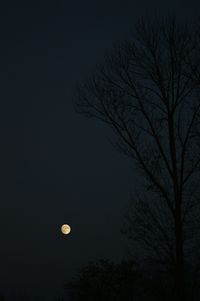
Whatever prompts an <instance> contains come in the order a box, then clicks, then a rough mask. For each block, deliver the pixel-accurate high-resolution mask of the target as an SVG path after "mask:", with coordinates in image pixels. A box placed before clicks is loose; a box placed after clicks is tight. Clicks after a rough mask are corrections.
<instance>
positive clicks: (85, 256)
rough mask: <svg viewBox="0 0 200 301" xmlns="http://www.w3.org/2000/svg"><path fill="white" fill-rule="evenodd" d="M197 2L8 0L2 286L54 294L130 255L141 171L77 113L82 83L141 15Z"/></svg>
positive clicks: (4, 15) (3, 53)
mask: <svg viewBox="0 0 200 301" xmlns="http://www.w3.org/2000/svg"><path fill="white" fill-rule="evenodd" d="M196 2H198V1H196ZM196 2H194V1H191V0H190V1H187V2H185V3H184V2H183V1H171V2H170V1H169V0H168V1H160V0H158V1H149V0H146V1H145V0H135V1H134V0H132V1H125V0H124V1H121V2H117V1H116V0H115V1H113V0H110V1H109V0H107V1H105V2H104V1H81V0H79V1H78V0H74V1H68V0H65V1H58V0H57V1H48V2H45V1H39V2H37V1H26V3H22V2H21V3H20V2H19V1H13V2H8V3H6V4H4V5H1V7H0V14H1V17H0V23H1V24H0V38H1V47H0V83H1V85H0V87H1V88H0V160H1V163H0V180H1V181H0V225H1V227H0V241H1V245H0V290H1V291H5V292H6V291H7V292H8V291H9V293H10V294H15V293H22V292H25V293H27V294H34V295H52V296H53V295H56V294H58V293H59V292H61V289H62V287H63V284H64V283H65V281H66V280H67V279H69V278H70V277H71V276H72V275H73V274H74V273H75V272H76V271H77V268H78V267H80V265H81V264H83V263H87V262H88V261H89V260H95V259H98V258H101V257H107V258H112V259H116V260H119V259H120V258H125V257H126V241H125V239H124V238H123V237H121V234H120V227H121V225H122V223H123V215H124V213H125V211H126V210H127V208H128V203H129V195H130V192H131V191H133V190H134V185H136V183H135V182H134V180H133V178H132V173H133V171H132V169H131V166H130V163H129V161H128V160H127V159H126V158H124V157H122V156H121V155H120V154H118V153H117V152H116V151H115V150H114V149H113V148H112V146H111V145H110V144H109V139H108V138H109V136H110V132H109V130H107V129H106V128H105V127H104V126H102V125H101V124H99V123H98V122H92V121H87V120H85V119H84V118H83V117H82V116H80V115H77V114H76V113H75V112H74V109H73V103H72V95H73V93H74V86H75V83H76V82H77V81H81V80H83V79H85V78H87V77H88V76H89V75H90V74H91V72H92V71H93V70H94V68H95V65H96V64H97V63H100V62H102V61H103V57H104V53H105V51H106V50H108V49H110V48H111V47H112V45H113V43H114V42H115V41H119V40H123V39H124V38H126V37H127V36H128V34H129V30H130V29H131V28H132V27H133V25H134V22H135V20H137V18H138V17H140V16H143V15H146V14H147V13H148V14H150V15H151V14H154V13H157V14H158V15H167V14H169V13H170V14H175V15H177V16H180V17H185V16H188V17H191V16H193V15H195V14H196V13H198V9H199V7H200V5H199V7H198V5H197V4H195V3H196ZM65 222H66V223H69V224H70V225H71V226H72V233H71V234H70V235H69V236H67V237H65V236H63V235H61V234H60V226H61V224H62V223H65Z"/></svg>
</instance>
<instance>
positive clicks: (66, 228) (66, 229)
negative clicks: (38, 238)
mask: <svg viewBox="0 0 200 301" xmlns="http://www.w3.org/2000/svg"><path fill="white" fill-rule="evenodd" d="M61 232H62V234H65V235H66V234H69V233H70V232H71V227H70V226H69V225H67V224H64V225H62V226H61Z"/></svg>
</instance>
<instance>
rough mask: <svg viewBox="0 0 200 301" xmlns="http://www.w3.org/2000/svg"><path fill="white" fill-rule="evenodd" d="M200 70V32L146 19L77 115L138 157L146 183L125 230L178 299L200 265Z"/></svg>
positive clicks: (102, 69)
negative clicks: (164, 273)
mask: <svg viewBox="0 0 200 301" xmlns="http://www.w3.org/2000/svg"><path fill="white" fill-rule="evenodd" d="M199 68H200V50H199V35H198V30H196V29H194V28H189V27H188V26H186V25H185V24H177V22H175V21H174V20H168V21H161V22H160V21H152V22H151V21H149V20H141V21H139V22H138V23H137V25H136V26H135V30H134V33H133V35H132V39H130V41H127V42H124V43H122V44H120V45H118V46H115V47H114V49H113V51H112V52H111V54H109V55H107V56H106V58H105V64H104V65H102V66H99V67H98V68H97V70H96V73H95V74H94V75H93V76H92V77H91V79H89V80H88V81H87V82H86V83H83V84H81V85H80V86H79V87H78V89H77V95H76V97H75V103H76V109H77V111H78V112H80V113H83V114H85V115H86V116H87V117H95V118H97V119H99V120H101V121H102V122H104V123H106V124H107V125H108V126H109V127H110V128H111V129H112V130H113V132H114V134H115V138H116V139H114V141H113V143H114V144H115V146H116V147H117V149H118V150H119V151H121V152H122V153H123V154H125V155H127V156H128V157H130V158H131V159H132V160H133V162H134V164H135V168H137V171H138V175H139V176H140V183H142V184H141V187H140V188H141V190H142V192H139V193H137V194H135V195H134V198H133V210H132V212H131V214H129V217H128V224H127V228H126V232H127V233H128V235H129V238H131V240H132V241H133V243H134V249H133V253H134V258H135V259H137V260H139V259H140V261H142V262H146V261H151V262H154V265H155V264H157V263H158V266H159V267H161V264H165V268H166V263H167V267H170V269H171V271H172V272H173V274H174V281H175V291H176V299H177V300H179V301H180V300H181V301H182V300H186V295H187V294H186V290H185V284H186V280H187V282H189V279H186V278H187V277H188V278H189V276H187V275H192V273H193V275H194V274H195V275H196V279H197V278H198V271H199V263H200V258H199V256H200V253H199V243H200V202H199V196H200V191H199V190H200V185H199V175H200V139H199V137H200V118H199V117H200V96H199V88H200V84H199V83H200V80H199V79H200V76H199V75H200V69H199ZM163 267H164V265H163Z"/></svg>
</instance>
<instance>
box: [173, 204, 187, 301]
mask: <svg viewBox="0 0 200 301" xmlns="http://www.w3.org/2000/svg"><path fill="white" fill-rule="evenodd" d="M175 218H176V221H175V228H176V229H175V232H176V233H175V235H176V266H175V290H176V298H177V301H185V300H186V289H185V274H184V255H183V233H182V222H181V212H180V208H179V210H177V214H176V217H175Z"/></svg>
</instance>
